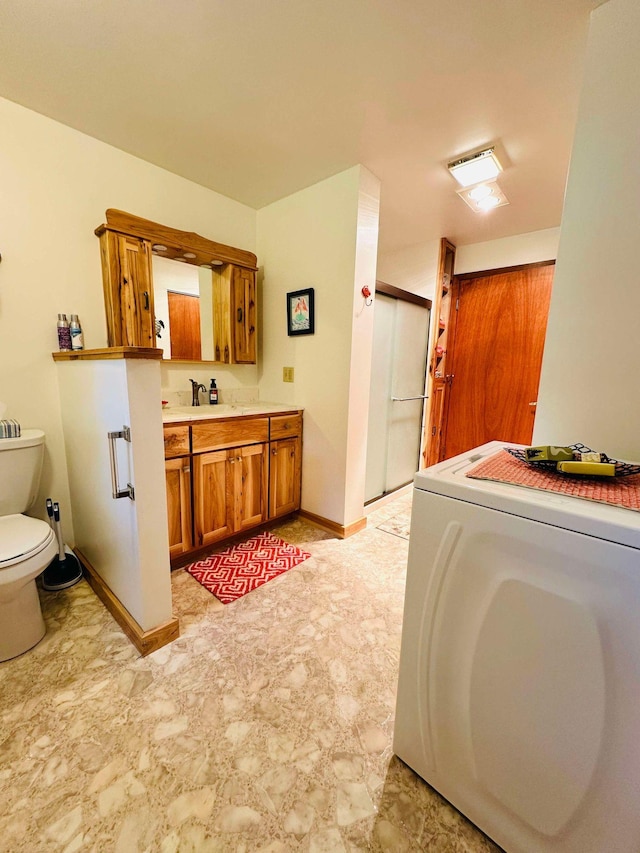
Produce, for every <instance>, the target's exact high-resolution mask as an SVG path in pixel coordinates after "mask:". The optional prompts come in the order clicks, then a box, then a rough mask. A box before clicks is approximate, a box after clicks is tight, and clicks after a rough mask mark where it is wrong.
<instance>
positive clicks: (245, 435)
mask: <svg viewBox="0 0 640 853" xmlns="http://www.w3.org/2000/svg"><path fill="white" fill-rule="evenodd" d="M191 430H192V435H191V438H192V442H193V452H194V453H204V452H205V451H208V450H223V449H224V448H225V447H237V446H238V445H241V444H253V443H254V442H259V441H268V440H269V419H268V418H247V419H244V418H234V419H233V420H229V421H222V422H220V421H218V422H217V423H206V424H193V426H192V427H191Z"/></svg>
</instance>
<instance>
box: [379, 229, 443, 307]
mask: <svg viewBox="0 0 640 853" xmlns="http://www.w3.org/2000/svg"><path fill="white" fill-rule="evenodd" d="M439 255H440V240H430V241H429V242H428V243H420V245H418V246H407V247H406V248H404V249H399V250H398V251H397V252H381V253H380V255H379V257H378V272H377V277H378V278H379V279H380V280H381V281H384V282H386V284H392V285H393V286H394V287H399V288H401V289H402V290H408V291H409V293H416V294H417V295H418V296H424V298H425V299H433V295H434V293H435V290H436V274H437V272H438V257H439Z"/></svg>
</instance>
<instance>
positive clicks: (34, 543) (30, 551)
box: [0, 515, 55, 571]
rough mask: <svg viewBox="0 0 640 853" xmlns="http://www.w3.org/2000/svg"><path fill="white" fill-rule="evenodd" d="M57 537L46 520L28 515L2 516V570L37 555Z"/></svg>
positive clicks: (0, 546) (0, 538)
mask: <svg viewBox="0 0 640 853" xmlns="http://www.w3.org/2000/svg"><path fill="white" fill-rule="evenodd" d="M54 539H55V536H54V533H53V530H52V529H51V528H50V527H49V525H48V524H47V523H46V522H45V521H41V520H40V519H39V518H30V517H29V516H28V515H4V516H1V517H0V571H2V570H3V569H7V568H9V567H10V566H13V565H15V564H16V563H23V562H24V561H25V560H28V559H30V558H31V557H34V556H36V555H37V554H39V553H40V551H43V550H44V549H45V548H46V547H47V546H48V545H50V543H51V542H53V541H54Z"/></svg>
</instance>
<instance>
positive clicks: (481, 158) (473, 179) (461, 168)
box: [447, 147, 502, 187]
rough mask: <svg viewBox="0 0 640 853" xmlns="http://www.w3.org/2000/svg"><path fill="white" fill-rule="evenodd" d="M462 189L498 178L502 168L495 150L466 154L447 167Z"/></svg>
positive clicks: (486, 149)
mask: <svg viewBox="0 0 640 853" xmlns="http://www.w3.org/2000/svg"><path fill="white" fill-rule="evenodd" d="M447 169H448V170H449V171H450V172H451V174H452V175H453V177H454V178H455V179H456V181H457V182H458V183H459V184H460V186H461V187H471V186H473V185H474V184H479V183H480V182H481V181H491V180H494V179H495V178H497V177H498V175H499V174H500V172H501V171H502V166H501V165H500V162H499V161H498V158H497V157H496V154H495V148H493V147H491V148H485V149H484V150H482V151H477V152H476V153H475V154H466V155H465V156H464V157H459V158H458V159H457V160H454V161H453V162H452V163H449V164H448V165H447Z"/></svg>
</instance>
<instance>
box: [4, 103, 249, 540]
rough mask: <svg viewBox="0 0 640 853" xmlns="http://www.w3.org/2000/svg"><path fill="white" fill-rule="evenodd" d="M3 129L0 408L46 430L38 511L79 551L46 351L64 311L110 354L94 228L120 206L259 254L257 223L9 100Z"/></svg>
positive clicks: (230, 376) (88, 342)
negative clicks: (53, 508) (55, 521)
mask: <svg viewBox="0 0 640 853" xmlns="http://www.w3.org/2000/svg"><path fill="white" fill-rule="evenodd" d="M0 127H1V128H2V143H1V145H0V187H1V188H2V190H1V192H2V204H1V205H0V253H1V254H2V263H0V401H3V402H6V403H7V404H8V406H9V414H10V415H11V416H13V417H15V418H17V419H18V420H19V421H20V422H21V423H22V425H23V426H24V427H25V428H26V427H40V428H42V429H44V430H45V432H46V434H47V442H46V455H45V466H44V471H43V479H42V486H41V489H40V496H39V498H38V501H37V503H36V505H34V507H33V509H32V510H31V512H32V513H33V514H34V515H36V514H37V515H40V516H42V515H43V514H44V513H43V510H44V505H43V501H44V497H46V496H48V495H51V496H52V497H54V498H55V499H57V500H58V501H59V502H60V504H61V509H62V514H63V519H64V532H65V536H66V537H67V539H68V540H69V541H70V542H73V537H72V529H71V524H70V522H71V517H70V511H69V491H68V484H67V475H66V457H65V451H64V444H63V440H62V426H61V418H60V402H59V395H58V386H57V374H56V367H55V365H54V363H53V361H52V358H51V353H52V351H54V350H56V349H57V337H56V319H57V314H58V312H65V313H67V314H69V313H71V312H73V313H77V314H79V316H80V321H81V323H82V326H83V329H84V340H85V347H87V348H90V347H91V348H92V347H102V346H105V345H106V324H105V317H104V306H103V297H102V277H101V271H100V253H99V247H98V238H97V237H96V236H95V235H94V233H93V231H94V229H95V228H96V226H97V225H99V224H100V223H102V222H104V215H105V210H106V209H107V208H108V207H117V208H120V209H122V210H126V211H129V212H131V213H135V214H137V215H139V216H144V217H147V218H149V219H153V220H156V221H159V222H162V223H164V224H167V225H172V226H174V227H176V228H182V229H185V230H193V231H197V232H199V233H201V234H203V235H205V236H207V237H211V238H212V239H215V240H217V241H219V242H222V243H228V244H231V245H234V246H239V247H241V248H244V249H249V250H251V251H255V243H256V231H255V229H256V214H255V211H254V210H252V209H250V208H248V207H246V206H244V205H242V204H239V203H237V202H234V201H232V200H230V199H228V198H225V197H224V196H221V195H219V194H218V193H215V192H212V191H211V190H208V189H205V188H203V187H200V186H198V185H197V184H194V183H191V182H190V181H187V180H184V179H183V178H179V177H177V176H176V175H173V174H171V173H169V172H166V171H164V170H162V169H159V168H157V167H155V166H152V165H150V164H149V163H145V162H144V161H142V160H139V159H137V158H135V157H132V156H130V155H128V154H125V153H123V152H122V151H118V150H117V149H115V148H112V147H110V146H108V145H105V144H103V143H101V142H98V141H96V140H95V139H91V138H90V137H88V136H84V135H83V134H81V133H78V132H77V131H74V130H72V129H70V128H68V127H65V126H64V125H61V124H58V123H57V122H54V121H51V120H50V119H47V118H45V117H43V116H40V115H38V114H37V113H34V112H31V111H29V110H26V109H24V108H23V107H20V106H17V105H16V104H13V103H11V102H9V101H6V100H2V99H0ZM249 370H251V368H249ZM253 370H254V373H253V374H252V376H253V379H254V381H255V368H254V369H253ZM209 373H210V371H209V370H205V371H197V372H196V376H197V377H201V381H204V380H205V379H206V378H208V376H209ZM218 373H219V374H220V378H221V379H222V378H223V379H224V382H223V384H224V383H225V382H232V381H233V383H234V384H236V385H238V384H241V383H242V382H243V381H244V379H243V377H244V373H243V370H242V369H241V368H238V369H236V371H235V372H234V371H232V370H230V369H229V368H227V369H225V371H224V377H223V376H222V373H223V372H222V371H218ZM235 373H237V374H238V375H237V376H236V375H235ZM189 375H190V370H189V368H188V367H187V368H178V367H165V368H163V385H165V384H167V383H174V382H175V384H176V385H179V386H180V387H181V388H183V387H184V388H188V387H189V385H188V381H187V380H188V376H189ZM214 375H215V374H214ZM196 376H194V378H196ZM80 404H81V401H78V405H80Z"/></svg>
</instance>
